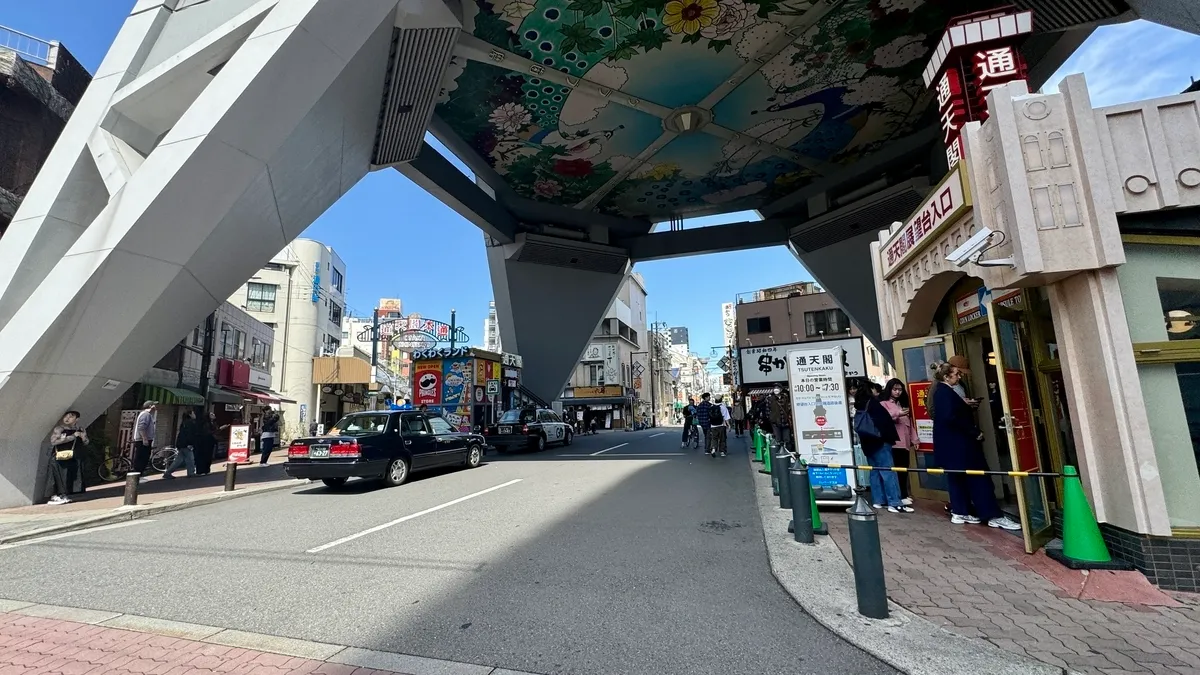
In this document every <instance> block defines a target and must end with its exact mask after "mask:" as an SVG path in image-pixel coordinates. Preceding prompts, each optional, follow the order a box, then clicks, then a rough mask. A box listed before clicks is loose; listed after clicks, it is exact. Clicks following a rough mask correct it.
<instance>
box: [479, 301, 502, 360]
mask: <svg viewBox="0 0 1200 675" xmlns="http://www.w3.org/2000/svg"><path fill="white" fill-rule="evenodd" d="M483 348H484V349H486V350H487V351H489V352H493V353H496V354H499V353H501V352H502V351H503V350H502V349H501V345H500V319H499V318H497V316H496V301H495V300H492V301H491V302H489V303H488V315H487V318H486V319H484V320H483Z"/></svg>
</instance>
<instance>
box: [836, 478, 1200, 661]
mask: <svg viewBox="0 0 1200 675" xmlns="http://www.w3.org/2000/svg"><path fill="white" fill-rule="evenodd" d="M916 508H917V513H915V514H911V515H906V516H901V515H894V514H889V513H887V512H883V513H880V514H879V525H880V528H879V530H880V537H881V539H882V543H883V557H884V567H885V570H886V574H887V585H888V596H889V598H891V600H892V601H893V602H895V603H897V604H899V605H901V606H903V607H904V608H906V609H907V610H909V611H911V612H912V613H913V614H915V615H917V616H920V617H922V618H924V619H927V620H929V621H931V622H934V623H936V624H938V625H940V626H943V627H945V628H946V629H948V630H951V631H953V632H955V633H957V634H959V635H963V636H966V637H970V638H974V639H976V640H978V641H981V642H986V643H987V644H989V645H994V646H996V647H999V648H1001V649H1003V650H1004V651H1005V652H1008V653H1010V654H1014V655H1019V656H1028V657H1032V658H1034V659H1037V660H1038V661H1041V662H1043V663H1046V664H1051V665H1054V666H1057V667H1060V668H1065V669H1070V670H1071V671H1072V672H1078V673H1086V674H1088V675H1124V674H1127V673H1129V674H1132V673H1161V674H1169V675H1174V674H1175V673H1187V674H1191V675H1195V674H1197V673H1200V641H1198V639H1197V636H1198V635H1200V596H1198V595H1196V594H1191V593H1176V592H1169V593H1168V592H1163V591H1161V590H1159V589H1158V588H1156V587H1154V586H1153V585H1151V584H1150V582H1149V581H1147V580H1146V578H1145V577H1144V576H1143V575H1142V574H1141V573H1140V572H1107V571H1094V572H1090V573H1089V572H1083V571H1072V570H1069V569H1067V568H1066V567H1063V566H1062V565H1060V564H1059V563H1057V562H1055V561H1054V560H1052V559H1050V558H1049V557H1047V556H1046V555H1045V553H1044V552H1041V551H1039V552H1038V553H1036V554H1034V555H1028V554H1026V553H1025V548H1024V544H1023V542H1022V540H1021V537H1020V536H1018V535H1019V533H1017V535H1014V534H1013V533H1008V532H1004V531H1001V530H996V529H993V528H989V527H986V526H981V525H951V524H950V520H949V518H948V517H946V516H945V514H944V512H943V509H942V505H941V504H940V503H932V502H926V503H922V502H918V503H917V504H916ZM822 516H823V517H824V519H825V522H826V524H827V525H828V526H829V532H830V537H829V538H830V539H832V540H833V542H834V543H836V545H837V547H838V549H839V550H840V552H841V553H842V554H843V555H844V556H845V558H847V559H849V558H850V546H849V530H848V524H847V520H846V516H845V515H844V514H842V513H839V512H829V513H823V514H822Z"/></svg>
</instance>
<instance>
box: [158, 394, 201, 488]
mask: <svg viewBox="0 0 1200 675" xmlns="http://www.w3.org/2000/svg"><path fill="white" fill-rule="evenodd" d="M199 437H200V434H199V429H198V427H197V425H196V412H195V411H194V410H191V409H189V410H186V411H184V413H183V422H182V423H181V424H180V425H179V433H178V434H177V435H176V436H175V449H176V450H178V451H179V454H177V455H175V461H174V462H171V466H169V467H167V470H166V471H164V472H163V478H165V479H167V480H171V479H173V478H175V476H172V475H171V473H172V472H174V471H175V470H176V469H178V468H179V467H181V466H187V475H188V476H195V475H196V445H197V444H198V443H199V442H200V441H199Z"/></svg>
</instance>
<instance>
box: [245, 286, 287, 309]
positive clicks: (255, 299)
mask: <svg viewBox="0 0 1200 675" xmlns="http://www.w3.org/2000/svg"><path fill="white" fill-rule="evenodd" d="M278 290H279V287H278V286H276V285H274V284H258V283H253V282H251V283H248V284H246V311H248V312H274V311H275V293H276V292H277V291H278Z"/></svg>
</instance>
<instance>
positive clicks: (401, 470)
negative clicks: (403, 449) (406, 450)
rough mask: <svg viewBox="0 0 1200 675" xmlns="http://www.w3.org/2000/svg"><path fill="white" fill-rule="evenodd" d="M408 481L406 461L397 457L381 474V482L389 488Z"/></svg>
mask: <svg viewBox="0 0 1200 675" xmlns="http://www.w3.org/2000/svg"><path fill="white" fill-rule="evenodd" d="M406 480H408V460H406V459H404V458H403V457H397V458H396V459H393V460H392V463H391V464H388V468H387V471H385V472H384V474H383V482H384V483H387V484H388V486H389V487H396V486H397V485H401V484H403V483H404V481H406Z"/></svg>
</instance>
